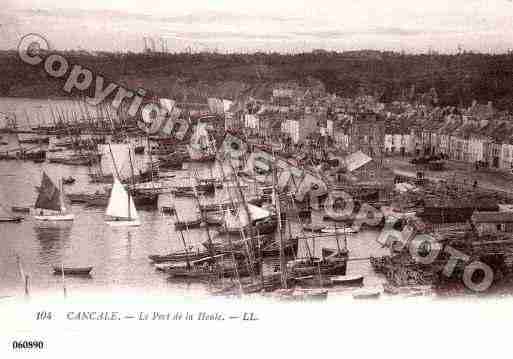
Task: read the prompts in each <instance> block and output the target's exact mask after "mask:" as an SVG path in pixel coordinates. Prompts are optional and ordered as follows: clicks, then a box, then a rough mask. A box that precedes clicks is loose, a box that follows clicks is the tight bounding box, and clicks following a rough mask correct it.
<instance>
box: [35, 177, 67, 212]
mask: <svg viewBox="0 0 513 359" xmlns="http://www.w3.org/2000/svg"><path fill="white" fill-rule="evenodd" d="M59 187H60V188H58V187H57V186H55V184H54V183H53V182H52V180H51V179H50V177H48V175H47V174H46V172H43V179H42V181H41V186H40V187H38V191H39V195H38V197H37V200H36V204H35V205H34V208H35V211H36V215H35V216H34V219H35V220H36V221H43V222H60V221H73V220H74V219H75V215H74V214H72V213H69V211H68V208H69V200H68V199H67V197H66V195H65V194H64V191H63V188H62V182H61V183H60V186H59ZM48 211H50V212H48Z"/></svg>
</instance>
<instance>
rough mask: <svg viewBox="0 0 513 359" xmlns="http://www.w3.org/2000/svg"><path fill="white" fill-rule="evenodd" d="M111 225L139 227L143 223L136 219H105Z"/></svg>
mask: <svg viewBox="0 0 513 359" xmlns="http://www.w3.org/2000/svg"><path fill="white" fill-rule="evenodd" d="M105 224H107V225H108V226H110V227H138V226H140V225H141V222H140V221H139V220H135V221H105Z"/></svg>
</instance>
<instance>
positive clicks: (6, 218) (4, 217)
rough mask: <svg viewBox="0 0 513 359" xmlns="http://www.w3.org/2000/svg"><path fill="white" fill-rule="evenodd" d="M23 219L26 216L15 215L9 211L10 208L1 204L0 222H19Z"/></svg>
mask: <svg viewBox="0 0 513 359" xmlns="http://www.w3.org/2000/svg"><path fill="white" fill-rule="evenodd" d="M23 219H24V218H23V217H20V216H13V215H12V214H11V213H9V211H8V210H6V209H5V208H4V207H2V206H0V222H14V223H19V222H21V221H22V220H23Z"/></svg>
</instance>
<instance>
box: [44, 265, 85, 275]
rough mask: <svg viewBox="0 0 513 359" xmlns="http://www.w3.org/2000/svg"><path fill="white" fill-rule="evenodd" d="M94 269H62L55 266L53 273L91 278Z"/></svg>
mask: <svg viewBox="0 0 513 359" xmlns="http://www.w3.org/2000/svg"><path fill="white" fill-rule="evenodd" d="M92 270H93V267H62V266H54V267H53V273H54V274H59V275H62V274H64V275H69V276H72V275H75V276H89V275H90V274H91V271H92Z"/></svg>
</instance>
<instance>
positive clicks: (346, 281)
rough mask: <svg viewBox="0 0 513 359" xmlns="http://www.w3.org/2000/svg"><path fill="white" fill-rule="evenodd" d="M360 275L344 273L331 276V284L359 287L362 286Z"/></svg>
mask: <svg viewBox="0 0 513 359" xmlns="http://www.w3.org/2000/svg"><path fill="white" fill-rule="evenodd" d="M363 278H364V277H363V276H362V275H344V276H336V277H332V278H330V279H331V284H332V285H335V286H338V285H340V286H346V287H361V286H363Z"/></svg>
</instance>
